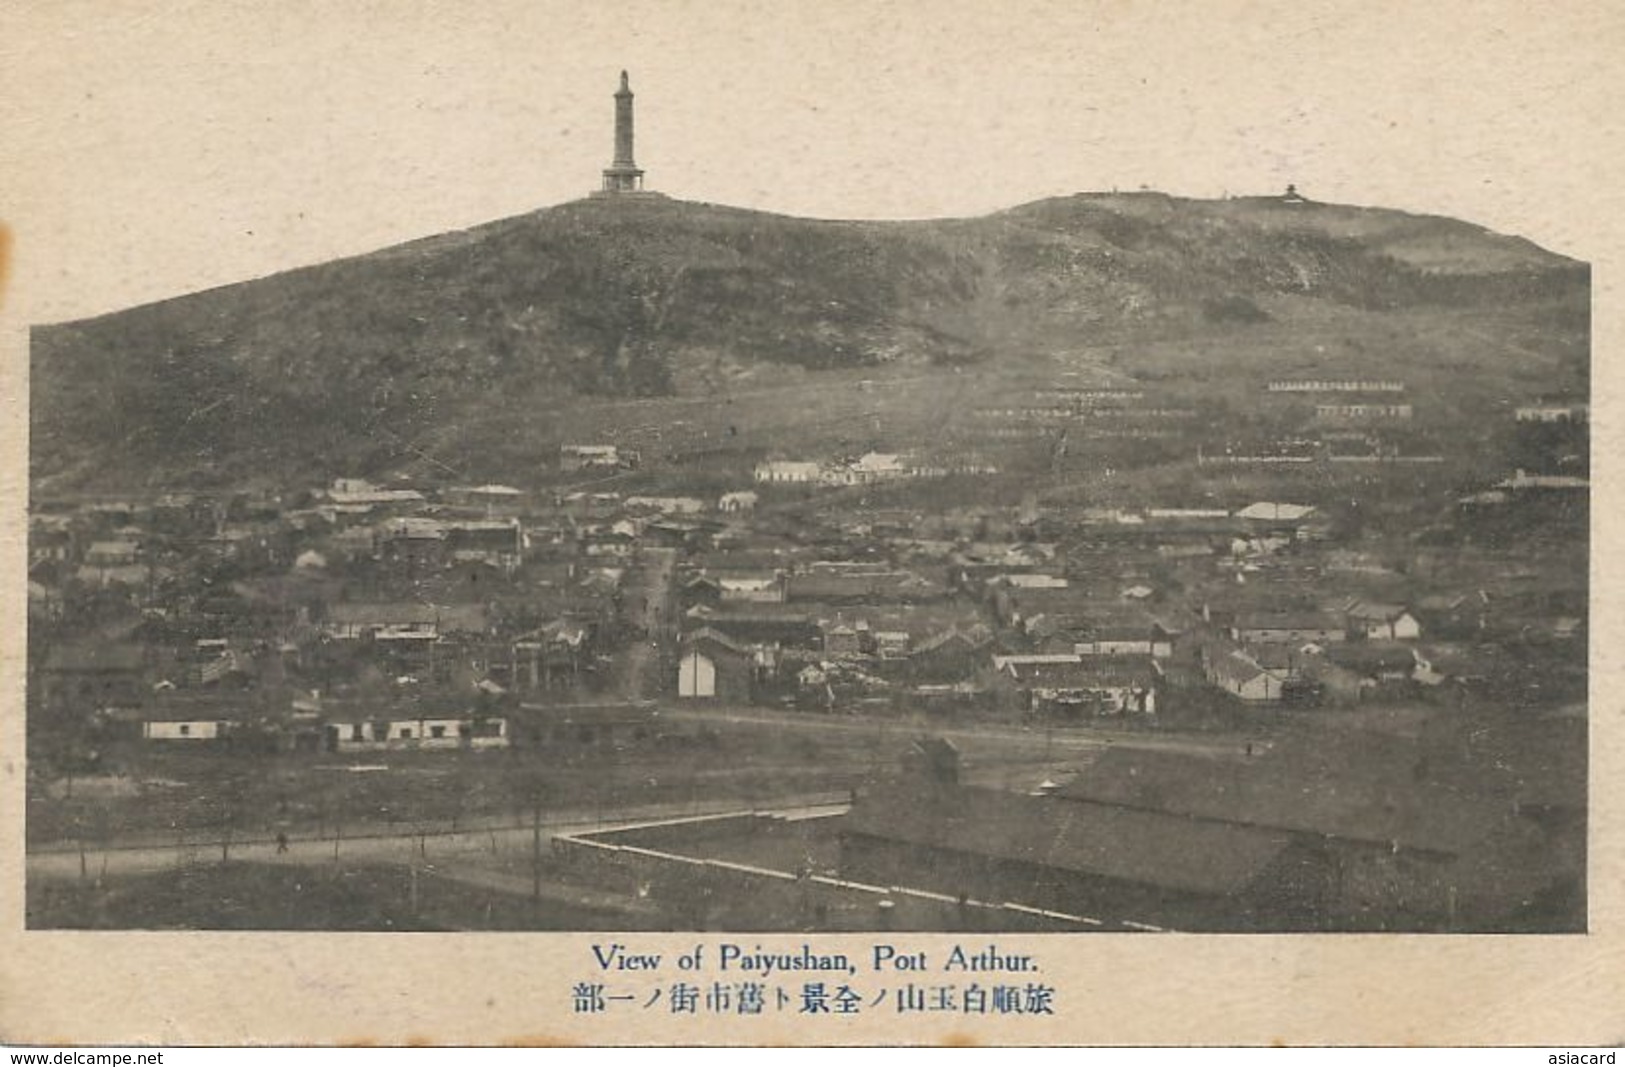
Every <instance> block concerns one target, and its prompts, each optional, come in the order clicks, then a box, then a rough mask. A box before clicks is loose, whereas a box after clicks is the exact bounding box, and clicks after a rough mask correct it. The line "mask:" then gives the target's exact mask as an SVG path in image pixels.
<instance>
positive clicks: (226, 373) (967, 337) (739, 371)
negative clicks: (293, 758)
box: [31, 192, 1589, 484]
mask: <svg viewBox="0 0 1625 1067" xmlns="http://www.w3.org/2000/svg"><path fill="white" fill-rule="evenodd" d="M1588 300H1589V273H1588V270H1587V268H1586V267H1585V266H1584V265H1583V264H1580V263H1577V262H1575V261H1573V260H1570V259H1567V258H1565V257H1563V256H1560V255H1556V254H1554V253H1551V252H1548V251H1545V250H1543V249H1540V248H1539V247H1537V246H1536V245H1534V244H1532V243H1531V242H1529V241H1526V240H1523V239H1522V238H1517V237H1509V236H1503V235H1499V234H1494V233H1491V232H1489V231H1486V230H1484V229H1482V228H1480V227H1477V226H1473V225H1471V224H1469V223H1465V222H1460V221H1456V220H1452V219H1444V218H1437V217H1431V216H1417V215H1409V214H1405V213H1403V212H1398V211H1391V210H1385V209H1377V208H1358V207H1348V206H1342V205H1330V204H1319V203H1313V202H1289V201H1286V200H1284V199H1283V198H1280V197H1251V198H1238V199H1229V200H1218V201H1202V200H1187V199H1181V198H1176V197H1172V196H1166V195H1163V194H1157V193H1145V192H1141V193H1121V194H1119V193H1101V194H1077V195H1075V196H1070V197H1058V198H1053V199H1048V200H1040V201H1036V202H1034V203H1029V204H1024V205H1021V206H1018V207H1014V208H1011V209H1008V210H1005V211H1001V212H997V213H994V214H991V215H987V216H983V217H980V218H968V219H933V220H917V221H899V222H892V221H835V220H813V219H800V218H792V217H788V216H780V215H771V214H767V213H763V212H758V211H750V210H746V209H741V208H732V207H724V206H719V205H713V204H705V203H697V202H688V201H678V200H665V199H638V200H625V201H616V200H607V199H591V200H581V201H574V202H571V203H567V204H563V205H559V206H557V207H552V208H546V209H542V210H539V211H535V212H531V213H529V214H525V215H520V216H515V217H512V218H508V219H502V220H497V221H494V222H490V223H486V224H483V225H479V226H475V227H472V228H470V229H467V230H463V231H457V232H453V233H448V234H442V235H437V236H431V237H426V238H422V239H419V240H414V241H410V242H407V243H404V244H401V245H397V246H393V247H390V248H385V249H382V250H379V251H377V252H373V253H369V254H365V255H361V256H356V257H352V258H348V259H341V260H336V261H333V262H330V263H325V264H320V265H317V266H311V267H303V268H299V269H296V270H290V271H287V272H284V273H280V274H276V275H272V276H269V277H266V278H261V279H256V280H252V281H245V282H241V283H238V284H233V285H228V286H224V287H221V288H217V289H212V290H208V291H205V292H200V293H194V294H190V295H187V296H182V297H177V298H175V299H172V300H166V301H163V302H160V303H156V304H150V305H146V306H142V307H138V308H133V309H130V310H127V311H121V312H117V313H114V314H110V315H104V316H100V317H98V318H93V319H87V320H83V321H79V322H70V323H61V324H56V325H50V326H42V327H37V328H36V329H35V330H34V333H33V339H32V372H33V376H32V383H33V384H32V389H33V397H32V407H31V422H32V425H31V429H32V435H33V436H32V467H33V475H34V477H35V478H36V480H38V479H42V478H47V479H53V480H58V481H63V482H66V483H70V484H76V483H85V482H95V481H99V480H103V479H108V478H114V477H117V478H125V479H127V478H129V477H131V476H135V477H137V478H138V479H139V480H140V481H142V482H147V483H160V484H161V483H167V482H171V481H176V480H186V479H188V478H195V477H197V476H199V475H200V473H201V472H207V473H208V474H209V475H210V476H219V477H230V476H234V475H235V476H241V475H243V474H245V473H248V472H252V471H255V470H263V469H265V468H267V467H268V466H269V467H275V468H277V469H286V470H290V471H291V470H299V471H305V470H310V471H329V470H333V469H349V468H351V467H354V466H357V465H359V466H362V467H367V466H372V467H376V466H377V465H378V464H380V463H384V462H387V460H388V457H389V456H391V455H394V454H397V453H399V452H401V451H402V450H403V449H404V450H407V451H410V450H411V449H413V448H417V447H419V446H420V445H421V443H422V442H424V441H426V440H433V441H435V442H436V447H453V448H455V447H456V443H457V440H458V438H459V435H460V434H462V433H463V432H464V430H465V428H467V427H470V426H471V425H473V424H474V423H476V422H478V421H482V420H485V419H488V418H494V419H496V420H498V421H505V422H506V423H508V424H512V423H514V422H516V421H523V422H526V424H527V425H529V427H530V430H529V431H528V432H530V433H532V434H533V435H534V436H535V437H536V439H537V442H538V447H540V446H541V444H543V443H545V442H546V441H547V440H548V439H549V433H550V431H549V429H548V422H549V412H552V411H556V410H559V409H561V408H565V407H569V406H571V405H574V404H578V403H581V402H583V401H585V402H588V403H590V402H593V401H594V400H595V399H597V398H602V399H606V400H608V399H614V398H629V397H649V398H658V397H669V396H683V397H695V396H704V395H706V393H707V391H708V390H716V389H718V388H722V387H724V386H725V385H726V384H727V383H732V382H739V381H752V380H762V379H764V378H768V379H771V378H773V377H776V376H781V375H784V374H795V375H799V374H810V375H814V376H816V375H817V374H819V373H820V372H824V371H832V370H843V369H852V368H864V367H881V366H884V365H888V364H903V365H907V366H917V367H919V368H922V372H923V373H927V374H931V373H937V370H934V369H933V368H936V369H941V370H942V372H943V373H947V372H948V371H947V369H948V368H954V367H963V366H967V365H979V366H984V367H989V368H997V367H999V366H1000V365H1002V362H1003V361H1005V360H1010V359H1014V358H1016V357H1017V355H1020V356H1022V357H1024V358H1025V357H1027V356H1031V355H1032V354H1038V355H1040V356H1042V355H1043V354H1045V353H1049V352H1057V351H1074V350H1077V349H1079V348H1087V347H1088V346H1090V345H1095V344H1103V345H1104V344H1110V345H1118V346H1121V345H1123V344H1125V343H1135V342H1139V341H1148V342H1149V341H1155V340H1158V339H1168V338H1172V339H1182V338H1191V337H1197V336H1202V335H1204V334H1208V333H1211V332H1213V331H1221V332H1222V331H1237V330H1247V329H1249V328H1265V324H1268V327H1269V328H1272V329H1274V330H1276V331H1277V332H1279V331H1281V330H1287V331H1290V330H1292V329H1293V328H1294V326H1295V324H1297V323H1299V322H1309V321H1313V322H1322V321H1323V320H1325V318H1326V317H1327V316H1333V317H1336V318H1337V319H1338V321H1340V322H1342V323H1344V324H1345V326H1344V328H1345V329H1346V330H1348V331H1349V332H1351V333H1352V334H1358V333H1360V332H1361V330H1362V329H1363V328H1364V327H1363V326H1362V323H1368V322H1377V321H1379V320H1383V319H1384V318H1386V317H1392V316H1395V315H1414V314H1422V315H1428V314H1433V313H1435V312H1437V313H1438V314H1443V315H1455V314H1461V313H1473V312H1476V311H1478V310H1482V311H1484V312H1485V313H1486V314H1494V315H1498V316H1504V315H1506V314H1508V309H1514V310H1516V309H1524V310H1527V311H1528V313H1529V315H1532V316H1536V317H1539V318H1541V320H1542V321H1546V320H1547V319H1550V318H1552V316H1556V321H1559V322H1560V323H1561V324H1562V330H1563V331H1566V332H1567V333H1568V334H1569V335H1577V334H1579V333H1583V330H1584V326H1583V319H1584V315H1585V308H1586V306H1587V302H1588ZM1574 348H1575V344H1574V343H1568V344H1567V346H1566V349H1565V350H1564V351H1557V350H1554V352H1553V354H1552V356H1551V358H1552V361H1553V362H1552V367H1553V368H1555V367H1557V366H1558V365H1559V363H1561V362H1562V361H1563V359H1564V358H1565V352H1567V353H1569V354H1570V355H1571V354H1572V351H1573V349H1574ZM1573 363H1574V360H1573V359H1572V358H1569V359H1568V360H1567V363H1563V365H1564V366H1565V367H1568V368H1569V371H1568V372H1566V373H1569V375H1570V377H1573V376H1574V373H1573V368H1572V365H1573ZM1582 364H1583V361H1582ZM1126 369H1130V370H1132V365H1129V366H1128V367H1127V368H1126ZM1165 369H1166V368H1165ZM1379 369H1380V368H1379ZM1511 370H1512V368H1509V367H1508V366H1506V365H1504V358H1503V357H1492V355H1491V354H1490V353H1488V352H1486V353H1485V354H1484V355H1483V356H1482V357H1481V365H1480V366H1478V367H1476V368H1475V371H1476V373H1480V374H1483V375H1488V376H1489V377H1490V378H1492V379H1494V378H1495V377H1496V376H1498V375H1500V376H1504V375H1506V374H1507V373H1510V372H1511ZM1527 370H1528V368H1522V371H1527ZM1579 373H1582V374H1583V371H1581V372H1579Z"/></svg>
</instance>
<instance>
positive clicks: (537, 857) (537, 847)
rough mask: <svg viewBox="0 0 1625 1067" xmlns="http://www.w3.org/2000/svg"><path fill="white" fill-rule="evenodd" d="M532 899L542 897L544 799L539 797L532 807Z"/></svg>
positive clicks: (535, 901)
mask: <svg viewBox="0 0 1625 1067" xmlns="http://www.w3.org/2000/svg"><path fill="white" fill-rule="evenodd" d="M530 899H531V901H532V902H534V903H538V904H539V903H541V899H542V801H541V798H539V797H538V798H537V799H536V800H534V801H533V802H532V803H531V807H530Z"/></svg>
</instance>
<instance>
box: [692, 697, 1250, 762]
mask: <svg viewBox="0 0 1625 1067" xmlns="http://www.w3.org/2000/svg"><path fill="white" fill-rule="evenodd" d="M660 716H661V718H663V719H670V720H672V721H674V722H692V723H707V724H711V725H735V726H739V725H749V726H766V727H772V728H774V729H781V730H788V731H795V732H806V733H812V734H819V733H823V734H847V735H856V736H863V735H867V736H869V737H872V738H874V739H875V741H876V743H877V744H883V745H890V746H892V747H894V748H898V751H899V754H901V748H899V747H898V746H901V745H904V744H906V743H907V742H908V741H909V740H910V739H912V738H916V737H927V736H929V737H942V738H946V739H947V740H949V741H952V742H953V743H954V744H955V745H957V746H959V747H960V748H961V750H963V751H965V752H966V753H967V754H972V755H973V754H977V753H986V754H989V755H995V756H997V757H998V758H1001V759H1014V758H1029V759H1034V760H1038V759H1048V758H1055V759H1064V758H1067V757H1068V756H1076V755H1082V754H1095V753H1098V752H1099V751H1100V750H1101V749H1103V748H1105V747H1107V746H1121V747H1124V748H1148V749H1163V750H1167V751H1176V752H1187V753H1191V754H1194V755H1208V756H1215V757H1225V756H1236V757H1240V756H1242V755H1243V754H1244V753H1245V752H1246V746H1247V743H1248V740H1249V739H1248V738H1242V737H1237V736H1235V735H1217V736H1215V735H1206V734H1176V733H1168V732H1160V731H1159V732H1147V731H1135V730H1106V729H1097V728H1094V727H1090V728H1087V729H1084V728H1079V727H1053V728H1045V727H1042V726H1031V727H1029V726H1009V725H1003V724H999V723H960V724H945V723H941V722H936V721H932V720H930V719H926V718H912V717H903V718H899V717H888V716H883V715H843V714H827V713H823V712H808V711H782V712H781V711H773V710H769V709H764V708H759V707H750V706H737V707H719V706H715V705H711V706H696V705H685V704H674V703H673V702H671V701H665V702H663V703H662V704H661V706H660ZM1267 747H1268V746H1267V743H1264V742H1262V741H1261V740H1257V739H1254V740H1253V750H1254V751H1255V752H1257V751H1262V750H1263V749H1264V748H1267Z"/></svg>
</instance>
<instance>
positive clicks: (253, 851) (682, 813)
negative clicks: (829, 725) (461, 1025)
mask: <svg viewBox="0 0 1625 1067" xmlns="http://www.w3.org/2000/svg"><path fill="white" fill-rule="evenodd" d="M846 799H847V798H846V797H845V796H843V795H840V794H832V793H812V794H806V795H802V796H793V797H784V798H780V799H778V800H776V801H774V803H773V804H772V806H771V807H770V808H763V809H761V810H763V811H764V812H766V811H771V812H772V813H774V814H778V815H784V816H789V817H797V816H807V815H826V814H838V813H840V812H842V811H844V810H845V809H846ZM742 810H749V809H744V808H741V806H740V805H739V804H738V803H737V802H735V803H732V804H727V803H722V802H718V803H716V804H714V805H695V804H691V803H664V804H647V805H640V806H638V807H637V808H628V809H625V810H622V811H618V812H615V813H613V814H612V813H608V812H606V813H604V814H603V815H602V816H599V815H597V813H595V812H591V811H556V812H549V813H547V814H546V815H544V817H543V819H542V821H541V823H540V824H539V825H538V826H531V825H522V826H521V825H515V823H514V820H512V819H506V820H503V821H502V822H500V823H498V822H496V821H495V820H488V821H482V822H484V823H485V824H483V825H479V824H477V825H474V826H471V827H469V828H468V829H464V830H457V831H440V832H434V833H420V832H417V831H410V830H409V831H402V832H399V833H388V834H369V835H367V836H358V837H340V838H338V839H337V840H335V839H334V838H333V837H331V836H328V837H310V836H290V837H289V838H288V840H287V843H286V850H285V851H280V850H279V849H278V845H277V843H276V841H274V840H269V839H266V838H263V837H259V838H254V839H250V840H244V841H234V842H232V843H231V844H230V845H229V846H228V848H227V850H226V853H227V857H228V858H229V859H231V860H233V861H253V862H256V863H285V864H292V865H304V866H310V865H315V864H327V863H333V862H334V861H335V860H340V861H343V862H345V863H369V862H372V863H401V864H417V865H432V866H433V867H434V869H435V872H436V873H437V874H440V875H442V876H444V877H449V878H454V879H455V878H459V877H461V876H462V874H463V873H468V874H469V877H470V879H471V880H474V881H476V882H479V883H481V884H484V883H485V882H486V881H487V880H488V879H487V878H486V877H485V875H484V874H480V875H475V874H474V873H473V872H472V869H474V868H478V869H480V870H484V869H485V868H487V867H488V866H489V857H491V856H493V855H496V854H498V853H513V852H516V851H521V850H525V849H529V848H531V847H532V844H533V840H534V837H535V835H536V833H537V832H538V830H539V831H540V834H541V837H542V839H543V840H544V841H546V840H550V839H552V838H553V837H556V836H558V835H560V834H585V833H596V832H600V831H604V830H614V829H624V828H626V827H629V826H636V825H639V824H642V823H648V822H654V821H663V820H668V819H681V818H701V817H706V816H714V815H726V814H732V813H737V812H739V811H742ZM220 860H221V845H220V841H219V840H218V839H214V840H210V839H209V838H207V837H205V836H203V835H192V836H191V837H190V838H189V839H188V840H186V841H185V842H184V843H182V842H177V843H174V844H167V845H140V846H135V847H120V846H118V845H116V844H115V845H111V846H108V847H95V846H92V847H89V848H87V849H85V850H84V852H82V853H81V851H80V850H79V849H77V848H74V847H70V846H57V847H51V848H48V849H42V850H37V851H30V852H29V853H28V855H27V869H28V877H29V878H30V879H31V880H32V879H40V880H43V881H69V880H73V879H79V878H101V877H103V876H108V877H111V876H121V875H137V874H152V873H155V872H158V871H165V870H172V869H174V868H176V867H188V866H196V865H200V864H208V863H218V862H220Z"/></svg>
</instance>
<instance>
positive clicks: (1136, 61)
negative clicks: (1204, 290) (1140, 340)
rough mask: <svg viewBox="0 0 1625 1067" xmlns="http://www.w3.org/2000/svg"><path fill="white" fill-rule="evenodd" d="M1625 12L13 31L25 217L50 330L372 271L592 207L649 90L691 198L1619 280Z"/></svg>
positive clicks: (851, 6)
mask: <svg viewBox="0 0 1625 1067" xmlns="http://www.w3.org/2000/svg"><path fill="white" fill-rule="evenodd" d="M1566 6H1567V7H1569V8H1571V9H1573V10H1575V11H1579V10H1580V9H1581V8H1582V7H1585V6H1591V5H1580V4H1572V5H1566ZM1604 6H1611V7H1613V8H1614V9H1615V10H1613V11H1599V12H1586V13H1584V14H1565V13H1563V12H1560V11H1553V12H1539V11H1536V10H1535V8H1534V7H1533V6H1531V5H1527V4H1522V3H1519V4H1512V3H1507V4H1496V3H1481V4H1474V5H1470V6H1469V5H1465V4H1460V3H1448V2H1443V3H1442V2H1434V3H1429V4H1425V5H1423V4H1413V3H1408V2H1407V3H1382V2H1363V3H1320V2H1313V0H1300V2H1295V3H1274V2H1256V3H1253V2H1234V0H1227V2H1222V3H1221V2H1214V3H1183V4H1181V3H1155V4H1153V3H1116V2H1114V3H1088V2H1082V0H1074V2H1068V3H1053V4H1051V3H1043V2H1039V0H1030V2H1026V3H1002V2H995V0H983V2H978V3H962V2H947V0H941V2H925V0H918V2H900V3H891V4H878V3H876V4H860V3H851V2H845V0H822V2H816V3H815V2H812V0H808V2H805V3H799V4H790V3H784V4H747V3H730V2H726V0H709V2H692V3H689V2H668V3H642V2H636V0H613V2H611V0H605V2H602V3H598V4H589V3H584V2H580V0H577V2H572V3H551V2H534V0H533V2H528V3H477V2H474V0H469V2H466V3H406V2H402V3H334V2H328V3H316V2H304V3H299V2H287V0H283V2H279V3H276V4H267V3H262V2H258V0H256V2H252V3H247V2H244V3H231V2H221V3H180V2H177V3H170V4H137V3H128V4H115V3H112V2H110V0H91V2H80V0H47V2H42V3H39V4H37V5H29V4H26V3H19V2H13V3H12V4H10V5H9V7H8V8H7V13H6V14H4V15H0V20H4V22H3V23H0V122H3V125H0V134H3V135H4V136H3V138H0V164H4V169H3V170H0V174H4V175H10V178H9V179H8V178H5V177H0V218H5V219H7V220H9V221H10V222H11V226H12V229H13V230H14V244H15V247H14V253H15V256H16V264H15V267H16V271H15V278H14V284H15V285H16V287H17V291H16V293H14V296H16V297H18V298H21V299H22V301H23V303H24V304H25V306H26V312H27V314H28V317H29V319H30V320H31V321H50V320H57V319H63V318H71V317H77V316H81V315H86V314H92V313H98V312H102V311H109V310H114V309H118V308H122V307H127V306H130V305H133V304H136V303H142V302H146V301H149V300H154V299H159V298H163V297H166V296H172V295H176V294H179V293H183V292H188V291H192V290H196V289H200V288H206V287H209V286H212V285H218V284H223V283H226V282H232V281H238V280H242V279H246V278H252V277H257V276H260V275H264V274H268V273H272V272H274V271H277V270H280V269H284V268H287V267H292V266H298V265H302V264H307V263H313V262H319V261H322V260H325V259H330V258H332V257H335V256H340V255H347V254H353V253H359V252H364V251H368V250H370V249H374V248H378V247H382V246H385V245H389V244H392V243H395V242H398V241H402V240H407V239H410V238H414V237H421V236H425V235H429V234H434V233H440V232H444V231H446V230H449V229H457V228H461V227H464V226H468V225H472V224H475V223H479V222H483V221H488V220H491V219H496V218H502V217H505V216H509V215H514V214H519V213H523V212H526V211H530V210H534V209H536V208H539V207H544V206H548V205H552V204H558V203H561V202H564V201H567V200H571V199H575V198H577V197H580V196H582V195H584V194H585V193H586V192H588V191H589V190H590V189H592V188H593V187H595V186H596V184H597V182H598V172H599V170H600V169H601V168H602V167H604V166H606V165H607V164H608V162H609V157H610V154H611V147H612V121H613V106H612V101H611V94H612V93H613V91H614V89H615V86H616V80H617V77H618V74H619V71H620V70H621V68H623V67H625V68H627V69H628V70H630V71H631V75H632V87H633V89H634V90H635V92H636V93H637V109H638V130H637V133H638V141H637V155H638V162H639V163H640V165H642V166H643V167H644V168H645V169H646V170H647V171H648V185H649V187H650V188H653V189H657V190H660V191H662V192H665V193H667V194H669V195H671V196H675V197H682V198H686V199H696V200H708V201H713V202H718V203H726V204H734V205H739V206H745V207H753V208H761V209H765V210H771V211H777V212H783V213H787V214H795V215H811V216H820V217H835V218H840V217H866V218H907V217H923V216H942V215H970V214H980V213H983V212H987V211H992V210H997V209H1000V208H1004V207H1009V206H1012V205H1014V204H1018V203H1022V202H1025V201H1029V200H1033V199H1036V198H1039V197H1043V196H1050V195H1055V194H1062V193H1070V192H1074V191H1079V190H1099V189H1110V188H1114V187H1116V188H1125V189H1127V188H1138V187H1140V186H1141V185H1146V186H1150V187H1152V188H1155V189H1160V190H1164V191H1167V192H1171V193H1176V194H1183V195H1191V196H1221V195H1224V194H1226V193H1230V194H1240V193H1259V192H1275V191H1279V190H1280V189H1282V188H1283V187H1284V186H1285V185H1286V184H1287V183H1288V182H1296V183H1297V184H1298V185H1299V186H1300V188H1301V189H1302V190H1303V191H1304V192H1306V193H1307V194H1309V195H1310V196H1312V197H1314V198H1316V199H1321V200H1328V201H1339V202H1347V203H1358V204H1373V205H1383V206H1391V207H1398V208H1403V209H1406V210H1411V211H1417V212H1426V213H1439V214H1446V215H1453V216H1457V217H1460V218H1464V219H1467V220H1469V221H1473V222H1477V223H1480V224H1482V225H1485V226H1488V227H1490V228H1491V229H1495V230H1500V231H1503V232H1514V233H1522V234H1524V235H1526V236H1528V237H1530V238H1532V239H1534V240H1535V241H1537V242H1539V243H1540V244H1542V245H1544V246H1546V247H1549V248H1551V249H1553V250H1555V251H1559V252H1563V253H1565V254H1568V255H1573V256H1576V257H1579V258H1582V259H1591V258H1594V256H1595V254H1596V251H1597V249H1596V245H1597V242H1598V240H1599V238H1598V235H1597V231H1596V229H1595V227H1594V226H1592V225H1590V224H1588V223H1587V222H1585V221H1584V214H1583V213H1582V212H1577V211H1576V210H1575V204H1576V203H1584V202H1588V201H1589V200H1591V199H1592V198H1594V197H1595V196H1596V195H1597V192H1598V190H1599V189H1608V188H1610V187H1611V183H1612V182H1614V181H1615V177H1614V175H1613V173H1612V172H1611V171H1610V170H1609V169H1608V168H1606V167H1605V164H1606V162H1607V161H1608V157H1609V155H1610V154H1613V155H1615V156H1617V155H1618V146H1617V143H1616V138H1617V134H1616V132H1615V131H1616V128H1617V122H1616V118H1615V112H1616V110H1617V108H1618V106H1619V104H1620V97H1619V93H1618V92H1617V86H1618V84H1619V82H1618V76H1617V75H1616V74H1615V73H1614V72H1613V68H1614V67H1616V66H1617V65H1618V64H1619V62H1620V61H1621V57H1625V7H1622V6H1621V5H1604Z"/></svg>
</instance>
